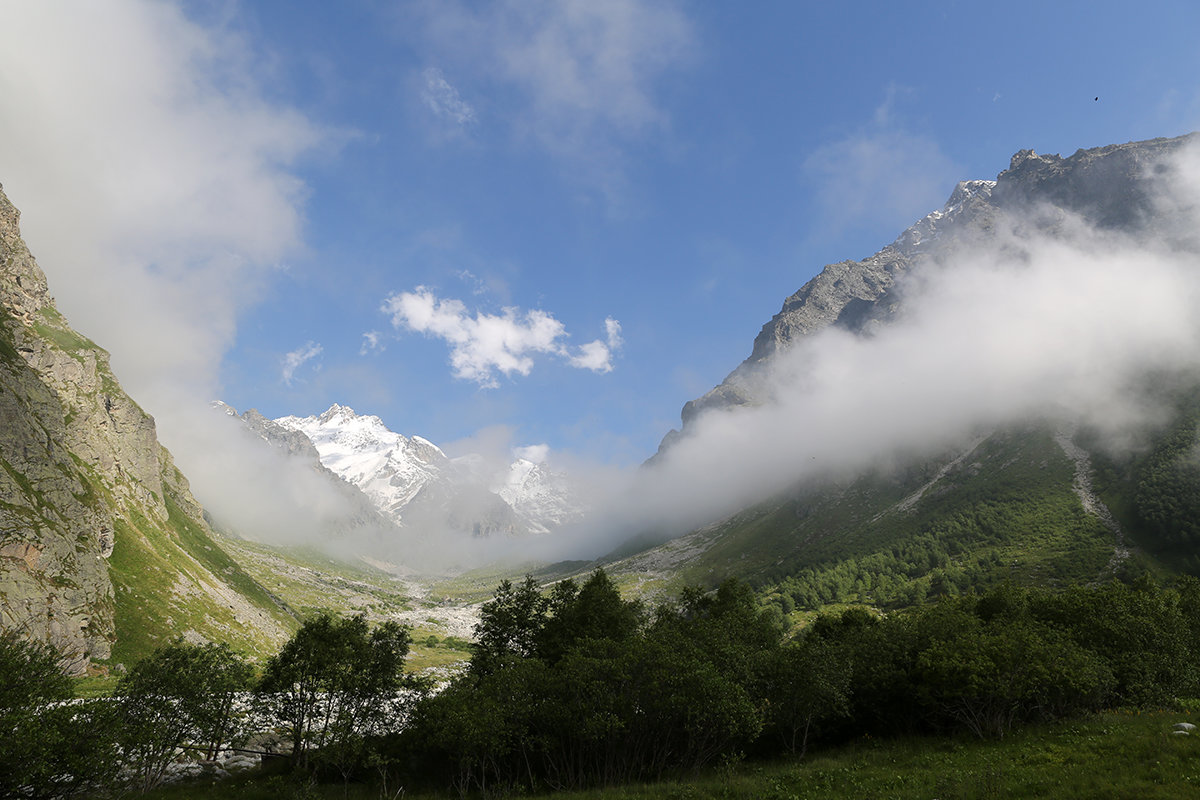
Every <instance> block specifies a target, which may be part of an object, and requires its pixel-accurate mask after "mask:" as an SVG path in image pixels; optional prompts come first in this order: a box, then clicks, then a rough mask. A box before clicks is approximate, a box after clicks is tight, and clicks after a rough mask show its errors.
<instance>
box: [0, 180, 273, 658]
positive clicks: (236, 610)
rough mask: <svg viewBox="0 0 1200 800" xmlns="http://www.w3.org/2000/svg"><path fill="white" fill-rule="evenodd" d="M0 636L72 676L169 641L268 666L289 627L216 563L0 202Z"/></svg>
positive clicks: (95, 352) (205, 531) (144, 433)
mask: <svg viewBox="0 0 1200 800" xmlns="http://www.w3.org/2000/svg"><path fill="white" fill-rule="evenodd" d="M0 419H2V420H3V424H2V425H0V629H3V630H5V631H9V630H12V631H18V632H20V633H21V634H23V635H25V636H27V637H29V638H32V639H36V640H40V641H45V642H48V643H50V644H52V645H53V646H54V647H55V648H57V649H58V651H59V652H60V653H61V654H62V655H63V659H64V664H65V665H66V666H67V668H68V670H69V671H71V672H72V673H74V674H81V673H83V672H84V671H85V670H86V669H87V668H88V667H89V666H99V667H104V666H106V665H112V664H115V663H128V662H130V661H131V660H132V659H135V658H137V657H139V656H141V655H145V654H146V653H148V652H149V651H150V650H151V649H153V647H154V646H155V645H157V644H159V643H162V642H165V641H167V640H169V639H171V638H173V637H175V636H179V635H182V636H185V637H188V638H198V639H207V640H213V641H225V642H229V643H230V644H232V645H235V646H237V647H239V649H242V650H246V651H250V652H259V653H263V652H267V651H268V650H269V649H270V648H271V647H273V646H274V644H275V643H277V642H278V641H280V640H281V639H282V638H284V637H285V636H286V635H287V633H288V631H289V630H290V629H291V628H292V626H293V625H294V620H293V619H292V617H291V616H290V614H289V613H288V612H287V611H286V610H285V609H283V608H282V607H281V606H280V605H279V604H277V603H276V602H275V601H274V600H273V599H272V598H271V597H270V595H269V594H268V593H267V592H266V591H265V590H264V589H263V588H262V587H261V586H260V585H259V584H257V583H256V582H254V581H253V580H252V579H251V578H250V577H249V576H248V575H247V574H246V573H244V572H243V571H242V570H241V569H240V568H239V567H238V566H237V565H236V564H235V563H234V562H233V561H232V560H231V559H230V558H229V557H228V555H227V554H226V553H225V552H224V551H223V550H222V549H221V547H220V545H219V543H218V542H217V541H216V540H215V539H214V538H213V534H212V531H211V530H210V529H209V527H208V524H207V523H206V522H205V520H204V514H203V510H202V509H201V507H200V505H199V503H197V502H196V500H195V498H194V497H192V494H191V491H190V489H189V487H188V482H187V480H186V479H185V478H184V476H183V475H182V474H181V473H180V471H179V470H178V469H177V468H176V467H175V465H174V463H173V461H172V459H171V455H170V453H168V452H167V450H166V449H165V448H164V447H162V445H161V444H159V442H158V438H157V435H156V431H155V425H154V420H153V419H152V418H151V417H150V416H149V415H148V414H147V413H146V412H145V411H143V410H142V409H141V408H140V407H139V406H138V405H137V403H136V402H134V401H133V400H132V399H131V398H130V397H129V396H128V395H127V394H126V393H125V392H124V391H123V390H122V388H121V386H120V384H119V383H118V382H117V380H116V378H115V377H114V375H113V373H112V371H111V369H110V368H109V357H108V353H106V352H105V351H104V350H103V349H101V348H100V347H99V346H98V345H96V344H95V343H94V342H92V341H91V340H89V339H87V338H86V337H84V336H82V335H81V334H79V333H78V332H76V331H75V330H73V329H72V328H71V327H70V325H68V324H67V321H66V320H65V319H64V318H63V317H62V315H61V314H60V313H59V312H58V310H57V309H56V308H55V305H54V300H53V298H52V297H51V295H50V291H49V288H48V286H47V283H46V276H45V274H44V273H43V272H42V270H41V268H40V267H39V266H38V265H37V262H36V261H35V260H34V258H33V256H32V255H31V254H30V253H29V249H28V248H27V247H26V246H25V243H24V241H23V240H22V239H21V235H20V230H19V212H18V211H17V209H16V208H15V207H14V206H13V205H12V203H10V202H9V200H8V198H7V197H6V196H5V195H4V194H3V192H2V191H0Z"/></svg>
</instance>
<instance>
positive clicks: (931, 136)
mask: <svg viewBox="0 0 1200 800" xmlns="http://www.w3.org/2000/svg"><path fill="white" fill-rule="evenodd" d="M86 5H87V4H80V3H69V2H61V3H59V2H48V3H45V4H29V6H28V7H24V8H21V9H19V10H16V9H12V8H10V9H8V10H6V12H5V14H11V15H12V17H13V19H12V20H10V23H11V24H7V25H5V26H2V27H3V29H4V31H3V33H0V39H2V40H3V41H0V45H3V47H0V49H2V50H4V51H6V54H5V55H3V56H0V81H2V83H0V151H2V152H0V182H3V184H4V186H5V189H6V191H7V192H8V194H9V196H10V198H11V199H12V200H13V201H14V202H15V203H16V204H17V205H18V207H20V208H21V209H22V211H23V215H24V216H23V222H24V225H25V230H26V235H27V239H29V241H30V245H31V247H32V248H33V250H34V253H35V255H37V256H38V258H39V261H40V262H41V263H42V265H43V267H44V268H45V269H46V271H47V273H48V275H49V277H50V282H51V288H52V291H53V292H54V293H55V294H56V295H57V296H58V297H59V300H60V304H61V305H62V306H63V309H64V311H65V312H66V313H67V315H68V317H69V318H70V319H72V320H73V321H74V322H75V324H76V326H77V327H80V328H81V329H82V330H83V331H84V332H85V333H87V334H88V335H90V336H92V337H93V338H94V339H96V340H97V341H99V342H100V343H101V344H103V345H105V346H107V347H109V349H110V350H111V351H112V352H113V361H114V366H115V368H116V369H117V372H118V376H119V377H121V378H122V380H123V381H125V382H126V383H127V384H129V388H130V389H131V392H132V393H133V394H134V395H135V397H138V398H139V400H142V399H143V398H145V399H144V401H143V402H144V404H145V405H146V406H147V407H148V408H149V409H150V410H151V411H152V412H153V413H155V414H156V416H158V417H159V418H160V422H162V423H163V424H165V425H166V427H167V429H168V430H167V434H168V435H166V436H165V438H167V442H168V445H171V444H172V440H171V438H170V435H169V434H170V429H171V427H172V423H171V422H169V421H167V418H169V417H170V416H171V413H172V412H171V403H172V397H175V396H176V394H173V392H172V390H173V389H174V390H176V391H177V392H178V391H182V389H181V388H180V387H184V386H186V393H188V394H191V395H193V396H194V395H199V394H204V393H206V392H207V393H208V394H209V395H210V396H215V397H220V398H221V399H223V400H225V401H226V402H228V403H229V404H231V405H233V406H235V407H236V408H238V409H241V410H244V409H247V408H251V407H256V408H258V409H259V410H260V411H262V412H263V413H264V414H266V415H268V416H272V417H277V416H282V415H285V414H300V415H306V414H313V413H319V412H321V411H322V410H324V409H325V408H327V407H328V406H329V405H330V404H331V403H333V402H338V403H342V404H344V405H350V406H352V407H354V408H355V409H356V410H358V411H360V412H363V413H374V414H377V415H379V416H381V417H382V418H383V419H384V421H385V422H386V423H387V424H388V425H389V427H391V428H392V429H394V430H397V431H399V432H401V433H404V434H406V435H412V434H419V435H421V436H424V437H426V438H428V439H430V440H432V441H434V442H437V443H439V444H448V443H451V442H454V441H456V440H463V439H467V438H468V437H472V436H474V435H475V434H476V433H477V432H479V431H480V430H483V429H487V428H489V427H491V426H505V428H506V429H507V435H509V436H510V438H511V443H512V444H513V445H530V444H539V443H546V444H548V445H549V446H550V447H551V449H552V451H555V452H565V453H573V454H576V455H579V456H582V457H586V458H588V459H591V460H599V461H602V462H611V463H616V464H634V463H638V462H640V461H642V460H643V459H645V458H646V457H648V456H649V455H651V454H652V453H653V452H654V449H655V447H656V446H657V444H658V441H659V439H660V438H661V436H662V435H663V434H664V433H665V432H666V431H667V430H668V429H669V428H671V427H673V426H676V425H678V413H679V409H680V407H681V406H682V405H683V403H684V402H686V401H687V400H690V399H692V398H694V397H696V396H698V395H700V394H702V393H703V392H705V391H706V390H707V389H709V388H711V387H712V386H713V385H715V384H716V383H718V382H719V381H720V380H721V379H722V378H723V377H724V376H725V375H726V374H727V373H728V372H729V371H730V370H732V369H733V368H734V367H735V366H736V365H737V364H738V363H739V362H740V361H741V360H742V359H743V358H745V357H746V356H747V355H748V354H749V352H750V347H751V343H752V340H753V338H754V336H755V335H756V334H757V333H758V330H759V328H760V327H761V326H762V325H763V324H764V323H765V322H766V321H767V320H769V319H770V317H771V316H772V315H773V314H774V313H776V312H777V311H778V310H779V307H780V305H781V304H782V302H783V300H784V298H785V297H786V296H788V295H789V294H791V293H792V292H794V291H795V290H796V289H798V288H799V287H800V286H801V285H802V284H803V283H804V282H805V281H807V280H808V279H809V278H811V277H812V276H813V275H814V274H816V272H818V271H819V270H820V268H821V267H822V266H823V265H824V264H826V263H829V262H833V261H839V260H843V259H860V258H863V257H866V256H868V255H870V254H871V253H873V252H874V251H876V250H878V249H879V248H881V247H882V246H884V245H886V244H887V243H889V242H890V241H891V240H892V239H893V238H894V237H895V236H896V235H897V234H898V233H899V232H900V231H901V230H902V229H903V228H905V227H906V226H907V225H909V224H911V223H912V222H914V221H915V220H916V219H918V218H919V217H920V216H922V215H924V214H925V213H927V212H928V211H931V210H934V209H935V208H937V207H939V206H940V205H941V204H942V203H943V202H944V201H945V199H946V198H947V197H948V196H949V194H950V192H951V190H952V189H953V187H954V184H955V182H956V181H958V180H961V179H969V178H994V177H995V175H996V174H997V173H998V172H999V171H1001V170H1002V169H1004V168H1005V167H1006V166H1007V165H1008V160H1009V158H1010V157H1011V155H1012V154H1013V153H1014V152H1015V151H1017V150H1019V149H1023V148H1032V149H1035V150H1037V151H1038V152H1059V153H1062V154H1063V155H1068V154H1070V153H1071V152H1074V151H1075V150H1076V149H1078V148H1086V147H1094V146H1099V145H1104V144H1110V143H1115V142H1124V141H1130V140H1137V139H1144V138H1152V137H1155V136H1175V135H1179V134H1182V133H1185V132H1187V131H1190V130H1193V129H1195V128H1196V127H1198V125H1200V122H1198V120H1200V48H1197V47H1196V44H1195V36H1196V32H1197V31H1200V6H1196V5H1195V4H1193V3H1187V2H1179V3H1169V2H1147V3H1142V4H1139V5H1138V7H1137V11H1136V13H1131V12H1130V10H1129V6H1128V4H1125V3H1103V2H1099V3H1098V2H1090V3H1071V2H1062V3H1050V4H1047V3H1005V4H996V3H987V4H985V3H961V2H943V3H937V4H927V3H903V2H880V3H857V4H851V3H827V4H815V3H800V2H776V3H773V2H761V3H752V4H747V3H731V2H730V3H725V2H720V3H718V2H704V3H702V2H668V1H666V0H663V1H662V2H642V1H641V0H611V2H595V1H593V2H586V3H584V2H567V1H566V0H564V1H563V2H550V1H549V0H509V1H508V2H479V3H459V2H428V3H421V2H415V3H405V2H397V3H385V2H374V1H370V2H368V1H366V0H363V1H361V2H360V1H359V0H346V2H340V3H328V2H298V1H297V0H290V1H289V2H267V1H262V2H240V3H239V2H227V3H221V4H218V5H217V6H216V7H215V8H214V6H213V4H210V3H199V2H197V3H188V2H184V3H182V4H174V3H146V2H133V1H132V0H128V1H127V0H121V2H114V3H112V4H108V5H106V12H107V13H106V15H105V18H104V19H100V18H96V19H93V20H90V21H89V20H87V19H86V17H87V16H88V15H89V14H92V13H95V12H92V11H88V10H86ZM35 7H36V8H35ZM56 48H58V49H56ZM51 62H53V63H51ZM1095 98H1098V99H1095ZM111 165H120V166H121V169H119V170H118V169H116V167H112V171H111V172H108V171H106V170H108V169H109V168H110V166H111ZM130 176H132V177H130ZM68 239H70V240H71V241H68ZM135 245H136V246H135ZM106 259H107V260H106ZM121 276H123V277H121ZM142 282H145V285H146V286H147V287H150V288H147V289H146V290H145V291H142V289H141V288H139V287H141V286H142ZM130 297H134V298H135V299H136V298H152V300H144V299H143V300H137V301H136V302H135V301H134V300H130V299H129V298H130ZM139 303H140V305H139ZM610 321H611V322H610ZM614 322H615V323H616V325H613V324H612V323H614ZM537 326H540V327H537ZM617 326H619V330H618V327H617ZM535 327H536V330H535V329H534V328H535ZM365 335H369V338H364V336H365ZM584 346H588V347H589V348H590V349H582V348H584ZM452 358H457V361H455V362H454V363H453V364H452ZM181 364H182V365H183V366H180V365H181ZM177 367H178V369H176V368H177ZM183 367H186V369H184V368H183ZM176 373H178V375H182V376H183V377H182V378H179V380H176V377H177V375H176ZM204 399H205V400H207V399H209V397H207V396H206V397H204ZM174 425H175V428H176V429H179V428H182V427H183V425H182V424H181V423H174ZM177 435H180V436H181V434H177Z"/></svg>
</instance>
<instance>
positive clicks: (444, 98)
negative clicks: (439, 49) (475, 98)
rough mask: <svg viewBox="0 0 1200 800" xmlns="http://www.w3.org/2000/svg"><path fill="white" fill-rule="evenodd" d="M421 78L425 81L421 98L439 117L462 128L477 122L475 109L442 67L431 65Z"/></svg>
mask: <svg viewBox="0 0 1200 800" xmlns="http://www.w3.org/2000/svg"><path fill="white" fill-rule="evenodd" d="M421 78H422V80H423V82H424V83H423V85H422V88H421V100H422V102H424V103H425V107H426V108H428V109H429V110H430V111H432V112H433V113H434V115H435V116H436V117H437V118H438V119H440V120H442V121H443V122H447V123H449V124H450V125H452V126H453V127H455V128H457V129H460V130H461V129H464V128H468V127H470V126H471V125H473V124H475V109H474V108H472V107H471V105H470V104H469V103H467V102H466V101H465V100H463V99H462V97H461V96H460V95H459V93H458V89H456V88H454V86H453V85H451V83H450V82H449V81H448V80H446V76H445V75H443V74H442V71H441V70H440V69H438V68H437V67H429V68H428V69H426V70H424V71H423V72H422V73H421Z"/></svg>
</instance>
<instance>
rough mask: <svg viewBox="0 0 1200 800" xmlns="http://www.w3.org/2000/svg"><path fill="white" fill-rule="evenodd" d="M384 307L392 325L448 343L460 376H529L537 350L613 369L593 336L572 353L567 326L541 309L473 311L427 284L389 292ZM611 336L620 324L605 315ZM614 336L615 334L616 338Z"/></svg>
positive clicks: (490, 382) (488, 382) (487, 380)
mask: <svg viewBox="0 0 1200 800" xmlns="http://www.w3.org/2000/svg"><path fill="white" fill-rule="evenodd" d="M382 310H383V311H384V313H387V314H390V315H391V318H392V325H394V326H395V327H397V328H403V329H406V330H410V331H413V332H416V333H423V334H426V335H428V336H434V337H436V338H439V339H443V340H444V341H445V342H446V343H447V344H448V345H450V365H451V367H452V368H453V370H454V375H455V377H457V378H462V379H464V380H470V381H475V382H476V383H478V384H480V385H481V386H484V387H495V386H497V385H498V383H497V381H496V378H495V375H494V371H499V372H502V373H504V374H505V375H506V376H511V375H512V374H513V373H517V374H519V375H528V374H529V373H530V372H531V371H532V370H533V364H534V356H535V355H539V354H541V355H555V356H559V357H562V358H565V359H566V361H567V363H568V364H570V365H571V366H575V367H579V368H582V369H590V370H592V371H595V372H609V371H611V370H612V363H611V351H610V349H609V346H608V345H606V344H605V343H604V342H601V341H595V342H590V343H588V344H586V345H583V346H582V347H580V348H575V350H574V352H572V350H571V348H569V347H568V346H567V345H566V344H565V343H564V340H565V339H566V338H567V336H568V334H567V329H566V327H565V326H564V325H563V324H562V323H561V322H559V321H558V320H557V319H555V318H554V316H553V315H551V314H550V313H549V312H546V311H542V310H541V309H534V310H531V311H521V310H520V309H518V308H514V307H508V308H504V309H503V310H502V311H501V313H500V314H498V315H497V314H487V313H484V312H481V311H476V312H474V313H472V312H470V311H468V310H467V307H466V305H464V304H463V302H462V301H461V300H455V299H444V300H443V299H440V298H438V297H436V296H435V295H434V294H433V292H431V291H430V290H429V289H427V288H425V287H424V286H418V287H417V288H416V289H415V290H414V291H412V292H401V293H398V294H393V295H390V296H388V297H387V298H386V299H385V300H384V303H383V307H382ZM605 326H606V328H607V329H608V334H609V339H610V341H619V338H620V323H618V322H617V321H616V320H614V319H612V318H611V317H610V318H608V319H607V320H605ZM613 337H616V338H615V339H614V338H613Z"/></svg>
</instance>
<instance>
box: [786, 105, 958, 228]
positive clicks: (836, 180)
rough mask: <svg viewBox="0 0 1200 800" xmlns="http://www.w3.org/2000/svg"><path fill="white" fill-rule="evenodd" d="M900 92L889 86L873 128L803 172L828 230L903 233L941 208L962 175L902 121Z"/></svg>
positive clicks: (819, 154)
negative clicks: (899, 116) (868, 229)
mask: <svg viewBox="0 0 1200 800" xmlns="http://www.w3.org/2000/svg"><path fill="white" fill-rule="evenodd" d="M898 91H899V90H897V89H896V88H895V87H891V88H889V90H888V95H887V98H886V99H885V100H884V102H883V103H882V104H880V105H879V107H878V108H876V109H875V112H874V114H873V116H872V120H871V122H870V123H869V124H868V125H865V126H863V127H862V128H860V129H859V130H857V131H854V132H853V133H851V134H849V135H847V136H845V137H843V138H842V139H839V140H837V141H834V142H830V143H829V144H826V145H824V146H822V147H820V148H818V149H817V150H815V151H813V152H812V153H811V154H809V156H808V158H806V159H805V161H804V168H803V172H804V174H805V175H806V177H808V178H809V179H810V180H811V181H812V182H813V188H814V189H815V191H816V195H817V198H818V200H819V204H820V207H821V209H822V212H821V213H822V216H823V218H822V223H823V226H822V227H824V228H826V229H832V230H834V231H842V230H845V229H847V228H857V227H863V226H879V227H881V228H884V229H887V230H896V231H900V230H903V229H904V228H906V227H908V226H909V225H911V224H912V223H913V222H915V221H916V220H918V219H920V218H921V217H923V216H924V215H925V214H927V213H928V212H929V210H930V209H933V208H938V207H939V206H941V204H942V203H943V202H945V200H946V198H947V197H949V195H950V190H951V189H952V188H953V187H954V184H955V183H956V182H957V181H958V180H959V179H960V178H961V177H962V170H961V169H959V167H958V166H956V165H955V163H954V162H953V161H952V160H951V159H950V158H949V157H948V156H946V155H945V154H944V153H943V152H942V150H941V147H939V145H938V144H937V142H936V141H934V140H933V139H931V138H929V137H927V136H924V135H921V134H918V133H913V132H912V131H909V130H907V129H906V128H905V126H904V125H903V124H902V123H901V122H900V121H898V120H897V119H896V114H895V111H894V107H895V104H896V97H897V94H898Z"/></svg>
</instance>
